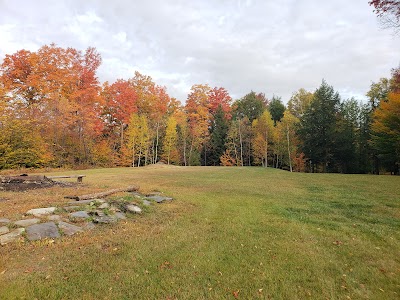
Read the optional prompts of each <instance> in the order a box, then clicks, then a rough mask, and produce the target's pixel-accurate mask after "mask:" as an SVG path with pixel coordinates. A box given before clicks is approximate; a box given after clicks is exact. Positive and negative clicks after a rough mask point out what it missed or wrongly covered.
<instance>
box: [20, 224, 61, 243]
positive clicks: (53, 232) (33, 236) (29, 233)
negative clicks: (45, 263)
mask: <svg viewBox="0 0 400 300" xmlns="http://www.w3.org/2000/svg"><path fill="white" fill-rule="evenodd" d="M26 237H27V238H28V240H30V241H36V240H41V239H43V238H59V237H60V233H59V232H58V227H57V226H56V224H55V223H54V222H47V223H41V224H35V225H31V226H29V227H27V228H26Z"/></svg>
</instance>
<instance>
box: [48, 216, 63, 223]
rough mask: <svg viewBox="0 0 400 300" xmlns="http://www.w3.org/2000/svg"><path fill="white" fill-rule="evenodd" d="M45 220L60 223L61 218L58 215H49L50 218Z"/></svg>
mask: <svg viewBox="0 0 400 300" xmlns="http://www.w3.org/2000/svg"><path fill="white" fill-rule="evenodd" d="M47 220H49V221H56V222H58V221H61V220H62V218H61V216H59V215H51V216H48V217H47Z"/></svg>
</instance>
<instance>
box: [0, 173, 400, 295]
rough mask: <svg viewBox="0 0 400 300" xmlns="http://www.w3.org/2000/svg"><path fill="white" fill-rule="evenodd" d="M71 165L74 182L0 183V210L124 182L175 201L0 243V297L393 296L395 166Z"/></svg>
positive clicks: (397, 276)
mask: <svg viewBox="0 0 400 300" xmlns="http://www.w3.org/2000/svg"><path fill="white" fill-rule="evenodd" d="M79 172H80V174H83V175H86V177H85V180H84V183H83V184H79V185H73V186H71V187H61V186H53V187H51V188H45V189H37V190H31V191H26V192H12V191H0V218H2V217H3V216H7V217H9V218H18V217H19V216H20V215H21V214H22V213H24V212H26V211H27V210H29V209H32V208H35V207H48V206H53V205H54V206H56V205H58V204H60V203H63V202H65V199H64V198H63V197H64V196H66V195H70V194H78V195H79V194H89V193H95V192H100V191H104V190H108V189H114V188H123V187H126V186H129V185H134V184H137V185H139V186H140V191H141V192H143V193H150V192H162V193H164V194H165V195H169V196H171V197H173V198H174V199H175V200H174V201H171V202H169V203H166V204H163V205H159V206H154V207H153V209H151V210H149V211H148V212H146V213H144V214H142V215H140V216H137V217H136V216H135V217H134V218H130V219H128V220H125V221H123V222H118V223H116V224H111V225H110V224H107V225H104V226H99V227H98V228H96V230H93V231H91V232H90V233H89V232H82V233H80V234H77V235H74V236H71V237H63V238H61V239H57V240H54V241H53V240H40V241H36V242H22V243H13V244H7V245H5V246H3V247H0V299H21V298H25V299H35V298H36V299H235V298H237V299H257V298H259V299H307V298H309V299H398V298H399V297H400V295H399V294H400V256H399V253H400V177H395V176H372V175H340V174H304V173H289V172H286V171H281V170H275V169H264V168H256V167H244V168H239V167H231V168H229V167H172V166H171V167H169V166H148V167H144V168H139V169H138V168H115V169H96V170H85V171H79ZM75 173H76V171H75V172H74V171H71V172H65V171H63V174H75ZM46 175H55V176H56V175H57V173H52V174H46Z"/></svg>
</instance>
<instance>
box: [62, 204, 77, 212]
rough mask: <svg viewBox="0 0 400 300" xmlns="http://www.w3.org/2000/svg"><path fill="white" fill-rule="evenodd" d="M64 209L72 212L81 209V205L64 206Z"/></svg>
mask: <svg viewBox="0 0 400 300" xmlns="http://www.w3.org/2000/svg"><path fill="white" fill-rule="evenodd" d="M63 209H65V210H66V211H68V212H71V211H75V210H79V209H81V206H79V205H71V206H64V207H63Z"/></svg>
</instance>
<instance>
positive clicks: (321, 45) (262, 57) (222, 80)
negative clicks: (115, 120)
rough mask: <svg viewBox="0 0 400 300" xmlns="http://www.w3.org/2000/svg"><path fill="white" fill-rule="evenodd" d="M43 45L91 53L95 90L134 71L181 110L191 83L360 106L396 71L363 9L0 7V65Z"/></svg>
mask: <svg viewBox="0 0 400 300" xmlns="http://www.w3.org/2000/svg"><path fill="white" fill-rule="evenodd" d="M51 43H55V44H57V45H58V46H61V47H73V48H76V49H78V50H82V51H84V50H85V49H87V48H88V47H95V48H96V49H97V51H98V52H99V53H100V54H101V57H102V65H101V66H100V68H99V70H98V76H99V79H100V81H101V82H104V81H109V82H114V81H115V80H116V79H119V78H122V79H129V78H131V77H133V76H134V72H135V71H139V72H140V73H142V74H144V75H149V76H151V77H152V78H153V80H154V81H155V82H156V83H157V84H159V85H162V86H165V87H166V88H167V91H168V94H169V95H170V96H171V97H175V98H177V99H178V100H180V101H182V102H183V103H184V102H185V100H186V98H187V95H188V93H189V92H190V88H191V86H192V85H194V84H209V85H210V86H211V87H224V88H226V89H227V90H228V92H229V93H230V95H231V96H232V98H233V99H239V98H241V97H243V96H244V95H246V94H247V93H249V92H250V91H255V92H257V93H259V92H262V93H265V95H266V96H267V98H272V96H273V95H276V96H279V97H282V100H283V102H284V103H286V102H287V101H288V100H289V99H290V97H291V95H292V94H293V93H294V92H296V91H297V90H299V89H300V88H305V89H306V90H309V91H314V90H315V89H316V88H318V87H319V86H320V84H321V82H322V80H323V79H325V80H326V81H327V83H328V84H330V85H332V86H333V87H334V89H335V90H336V91H338V92H339V93H340V95H341V96H342V98H343V99H347V98H350V97H355V98H356V99H359V100H364V101H365V94H366V92H367V91H368V90H369V87H370V85H371V83H372V82H376V81H378V80H379V78H381V77H389V76H390V72H391V69H392V68H394V67H398V66H399V63H400V55H399V54H400V52H399V49H400V36H399V35H397V36H396V35H395V34H394V33H393V31H391V30H388V29H386V30H384V29H382V28H381V26H380V24H379V21H378V19H377V17H376V16H375V14H374V13H373V9H372V8H371V7H370V6H369V5H368V0H351V1H349V0H331V1H320V0H281V1H272V0H260V1H256V0H236V1H229V0H200V1H197V0H187V1H184V0H168V1H166V0H144V1H143V0H112V1H110V0H104V1H103V0H57V1H52V0H47V1H45V0H35V1H32V0H18V1H16V0H0V60H1V61H2V60H3V58H4V56H5V55H6V54H13V53H15V52H16V51H18V50H21V49H26V50H31V51H36V50H38V49H39V48H40V47H41V46H43V45H48V44H51Z"/></svg>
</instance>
